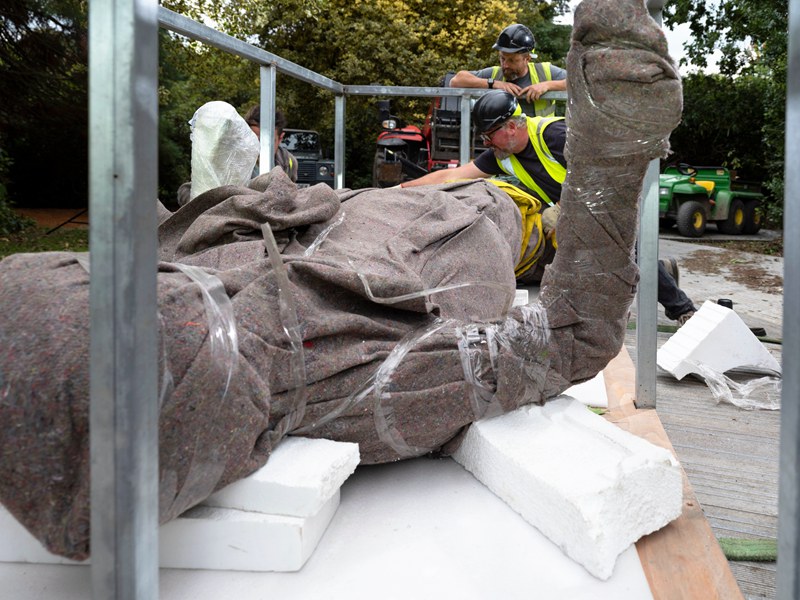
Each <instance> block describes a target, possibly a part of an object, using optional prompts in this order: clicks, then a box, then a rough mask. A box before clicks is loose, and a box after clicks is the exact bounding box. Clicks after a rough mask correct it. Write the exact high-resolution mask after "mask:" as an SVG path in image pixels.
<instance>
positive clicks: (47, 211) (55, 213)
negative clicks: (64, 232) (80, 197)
mask: <svg viewBox="0 0 800 600" xmlns="http://www.w3.org/2000/svg"><path fill="white" fill-rule="evenodd" d="M16 211H17V212H18V213H19V214H21V215H23V216H25V217H30V218H31V219H33V220H34V221H36V224H37V225H38V226H39V227H45V228H47V229H52V228H54V227H58V226H59V225H61V226H62V227H63V228H65V229H88V228H89V213H88V211H85V210H84V209H82V208H18V209H16ZM70 219H72V220H70Z"/></svg>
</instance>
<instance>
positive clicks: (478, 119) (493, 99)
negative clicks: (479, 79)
mask: <svg viewBox="0 0 800 600" xmlns="http://www.w3.org/2000/svg"><path fill="white" fill-rule="evenodd" d="M521 114H522V107H520V105H519V102H517V99H516V97H515V96H514V95H513V94H509V93H508V92H504V91H503V90H494V91H491V92H489V93H487V94H484V95H483V96H481V97H480V98H478V100H477V101H476V102H475V106H473V107H472V122H473V123H474V124H475V128H476V129H477V130H478V133H485V132H486V131H490V130H492V129H494V128H495V127H497V126H498V125H502V124H503V123H505V122H506V121H508V120H509V119H510V118H511V117H513V116H516V115H521Z"/></svg>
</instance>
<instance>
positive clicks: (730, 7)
mask: <svg viewBox="0 0 800 600" xmlns="http://www.w3.org/2000/svg"><path fill="white" fill-rule="evenodd" d="M664 17H665V22H666V23H667V24H668V25H675V24H678V23H688V24H689V27H690V29H691V32H692V37H691V40H690V41H689V42H688V43H687V44H686V47H685V49H686V52H687V56H688V57H689V59H690V61H691V62H692V63H693V64H695V65H697V66H699V67H701V68H705V67H707V66H708V56H710V55H711V54H712V53H713V52H714V51H719V52H720V53H721V59H720V60H719V71H720V73H721V75H722V77H723V78H724V79H711V80H709V82H708V83H707V84H704V86H703V89H705V90H707V91H708V92H709V94H711V97H710V98H708V99H705V100H703V101H702V103H701V100H700V98H699V97H695V98H694V99H693V101H692V102H685V110H684V114H685V115H686V117H685V119H684V125H682V126H681V129H684V128H688V126H687V125H686V124H687V122H688V121H691V120H697V119H702V120H705V121H707V122H708V123H711V122H713V121H716V127H717V128H719V129H731V130H733V131H736V132H737V133H736V137H735V138H734V137H730V138H729V139H728V140H727V143H726V145H727V146H728V147H729V148H734V147H735V148H737V149H738V150H737V156H736V157H732V160H734V161H735V162H739V163H754V162H756V161H760V164H761V169H760V172H761V177H759V179H761V180H762V181H763V182H764V184H765V188H766V190H767V191H768V192H770V194H771V201H770V204H769V207H768V214H769V216H770V217H772V220H773V223H775V224H777V223H779V222H780V219H781V218H782V215H783V209H782V206H783V195H784V187H783V181H784V135H785V123H786V116H785V106H786V73H787V70H786V67H787V60H786V59H787V39H788V37H787V36H788V0H717V1H716V2H713V3H707V2H705V1H703V0H675V1H674V2H669V3H667V4H666V6H665V7H664ZM688 83H689V86H690V85H696V84H697V83H698V80H694V81H690V82H688ZM689 86H687V88H688V87H689ZM720 86H725V88H721V87H720ZM726 93H727V94H728V95H730V98H729V100H728V101H727V104H723V105H720V104H717V105H716V108H714V107H713V106H712V99H714V100H715V101H716V102H720V101H721V97H722V96H725V95H726ZM733 98H738V102H741V103H742V104H741V106H743V108H742V109H738V110H737V109H736V108H737V107H734V105H733V104H732V99H733ZM701 106H702V108H701ZM723 106H724V108H723ZM706 108H709V109H710V110H713V111H714V112H702V113H700V114H698V113H699V111H701V110H702V111H705V109H706ZM726 108H730V109H731V110H730V111H728V110H726ZM689 115H691V116H689ZM756 133H757V137H758V139H753V138H754V134H756ZM676 134H678V135H679V136H680V135H681V134H680V133H679V132H676ZM685 137H686V139H687V140H688V139H689V138H690V135H687V136H685ZM745 139H746V140H748V142H747V143H742V142H743V141H744V140H745ZM674 146H677V147H678V148H679V149H681V150H682V148H680V143H676V144H674ZM689 148H690V146H686V150H688V149H689ZM748 148H749V152H748Z"/></svg>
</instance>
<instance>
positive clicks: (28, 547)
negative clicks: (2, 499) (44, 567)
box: [0, 505, 87, 595]
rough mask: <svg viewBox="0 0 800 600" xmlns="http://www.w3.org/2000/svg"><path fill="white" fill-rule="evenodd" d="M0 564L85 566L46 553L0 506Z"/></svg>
mask: <svg viewBox="0 0 800 600" xmlns="http://www.w3.org/2000/svg"><path fill="white" fill-rule="evenodd" d="M0 562H19V563H44V564H65V565H82V564H87V563H86V562H77V561H74V560H69V559H68V558H64V557H63V556H57V555H55V554H51V553H50V552H48V551H47V550H46V549H45V547H44V546H42V545H41V544H40V543H39V540H37V539H36V538H35V537H33V535H31V534H30V533H29V532H28V530H27V529H25V528H24V527H23V526H22V525H21V524H20V522H19V521H17V520H16V519H15V518H14V517H13V515H12V514H11V513H10V512H8V510H6V508H5V507H4V506H2V505H0ZM0 595H2V594H0Z"/></svg>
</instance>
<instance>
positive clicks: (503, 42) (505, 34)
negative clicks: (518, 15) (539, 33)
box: [492, 23, 536, 54]
mask: <svg viewBox="0 0 800 600" xmlns="http://www.w3.org/2000/svg"><path fill="white" fill-rule="evenodd" d="M535 45H536V40H534V38H533V32H532V31H531V30H530V29H528V28H527V27H525V25H522V24H520V23H514V24H513V25H509V26H508V27H506V28H505V29H503V31H501V32H500V35H499V36H497V41H496V42H495V43H494V46H492V49H493V50H499V51H500V52H507V53H509V54H517V53H520V52H533V48H534V46H535Z"/></svg>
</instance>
